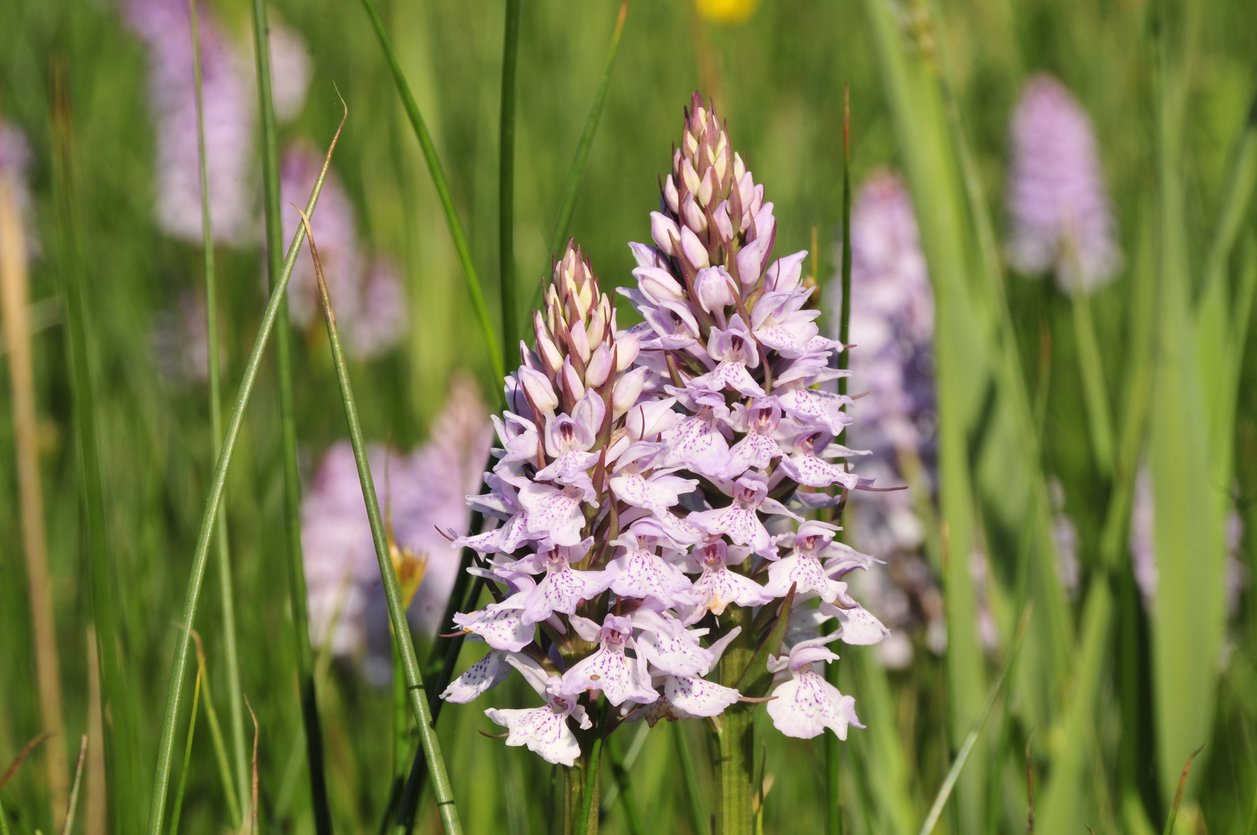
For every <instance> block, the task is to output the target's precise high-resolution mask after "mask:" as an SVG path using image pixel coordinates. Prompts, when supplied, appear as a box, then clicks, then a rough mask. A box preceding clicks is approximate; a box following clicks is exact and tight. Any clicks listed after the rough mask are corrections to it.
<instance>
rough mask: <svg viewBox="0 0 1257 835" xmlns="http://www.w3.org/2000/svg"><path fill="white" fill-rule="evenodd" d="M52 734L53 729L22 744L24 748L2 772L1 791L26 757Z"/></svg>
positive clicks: (0, 778)
mask: <svg viewBox="0 0 1257 835" xmlns="http://www.w3.org/2000/svg"><path fill="white" fill-rule="evenodd" d="M50 736H52V732H51V731H44V732H43V733H41V734H40V735H39V736H37V737H35V738H34V739H32V740H31V741H30V742H28V743H26V744H25V745H23V746H22V750H21V751H18V753H17V756H16V757H14V758H13V762H11V763H9V767H8V768H6V769H5V770H4V773H3V774H0V791H3V790H4V787H5V786H7V785H8V784H9V781H10V780H12V779H13V775H14V774H17V770H18V769H19V768H21V767H22V763H24V762H26V758H27V757H29V756H30V755H31V752H32V751H34V750H35V749H36V748H38V747H39V745H40V743H42V742H43V741H44V740H45V739H47V738H48V737H50Z"/></svg>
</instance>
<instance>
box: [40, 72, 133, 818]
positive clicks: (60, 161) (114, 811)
mask: <svg viewBox="0 0 1257 835" xmlns="http://www.w3.org/2000/svg"><path fill="white" fill-rule="evenodd" d="M52 115H53V126H52V136H53V142H54V150H55V153H54V161H55V163H54V165H53V191H54V193H55V195H56V203H57V219H58V223H57V232H58V234H57V260H58V263H57V271H58V274H59V283H60V290H61V292H62V293H63V294H64V296H65V306H66V328H65V341H66V356H67V357H68V362H69V366H70V368H69V370H70V392H71V398H72V404H73V409H72V411H73V420H74V436H75V458H76V465H77V466H76V469H77V474H78V479H79V484H80V491H81V494H80V502H81V508H82V515H83V522H84V529H85V537H84V538H85V548H86V551H87V557H86V564H87V582H88V587H89V589H90V597H91V616H92V621H93V623H94V624H95V630H94V631H95V634H96V652H97V656H98V658H99V661H100V674H101V682H100V683H101V688H100V689H101V704H100V709H101V711H102V713H105V714H107V715H108V716H109V717H110V720H111V721H110V722H108V723H106V724H105V726H104V728H105V737H104V747H105V750H104V754H105V760H106V764H107V772H108V775H109V786H108V794H109V795H111V796H112V798H113V799H114V800H113V802H112V803H111V804H109V809H110V820H111V823H112V830H113V831H116V832H138V831H140V826H141V824H140V817H139V815H140V812H139V809H138V808H137V806H138V805H139V801H138V798H140V797H142V796H143V789H142V788H141V782H142V779H143V778H142V775H141V773H140V771H141V769H142V768H143V766H142V765H141V761H140V757H139V754H138V745H139V740H138V736H137V730H138V728H139V714H138V711H139V700H137V699H135V698H134V697H133V693H134V688H133V687H132V686H131V682H129V681H128V680H127V679H126V676H125V674H124V672H123V665H122V641H123V634H122V627H121V621H120V620H119V618H118V616H117V611H116V609H115V601H116V600H117V599H118V594H117V592H118V582H117V577H116V574H115V571H116V570H117V565H116V560H115V555H114V554H112V553H111V552H110V548H109V544H108V541H107V535H106V530H105V508H104V478H103V475H102V470H101V463H100V438H99V434H98V433H99V427H98V422H99V420H100V413H99V412H98V411H97V409H96V392H95V376H94V372H93V369H92V357H93V355H94V347H95V346H93V345H92V343H91V340H90V339H89V332H88V326H87V312H86V311H87V309H88V307H89V301H88V290H87V288H88V286H89V285H88V281H89V278H88V271H87V268H86V260H85V258H84V254H83V251H82V249H81V241H80V239H79V237H78V230H79V229H81V228H82V224H81V221H80V218H79V216H78V212H79V210H80V209H79V207H80V205H81V203H80V202H79V199H78V194H77V192H76V181H75V170H74V160H75V158H74V147H73V144H72V139H71V137H72V136H73V131H72V113H71V108H70V91H69V86H68V81H67V78H66V68H65V66H64V64H63V63H62V62H60V61H58V62H55V63H54V64H53V111H52Z"/></svg>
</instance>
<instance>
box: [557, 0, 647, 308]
mask: <svg viewBox="0 0 1257 835" xmlns="http://www.w3.org/2000/svg"><path fill="white" fill-rule="evenodd" d="M628 9H629V0H620V12H619V14H618V15H616V18H615V28H614V29H612V30H611V42H610V43H609V44H608V45H607V58H606V61H605V63H604V64H603V68H602V77H600V78H599V79H598V87H597V89H596V91H595V92H594V100H593V103H592V104H591V105H590V107H589V115H588V116H586V117H585V127H584V128H582V129H581V133H580V141H579V142H577V143H576V155H575V156H574V157H572V167H571V168H569V169H568V172H567V179H566V180H564V181H563V196H562V197H560V198H559V214H558V217H557V218H555V221H554V231H553V232H552V233H550V257H551V258H558V257H559V256H560V255H561V254H562V253H563V247H564V245H565V244H566V243H567V231H568V229H569V228H570V227H571V225H572V212H573V211H574V210H575V208H576V195H577V192H578V191H579V189H580V181H581V174H582V172H584V170H585V162H586V161H587V160H588V159H589V149H590V148H592V147H593V144H594V134H596V133H597V132H598V121H599V120H600V119H601V118H602V107H603V105H604V104H606V101H607V88H609V87H610V86H611V74H612V71H613V70H614V69H615V59H616V56H617V55H618V54H619V52H620V37H621V36H622V35H623V34H624V23H625V21H626V20H628ZM544 284H545V282H542V283H541V284H540V285H539V287H542V286H544ZM538 293H540V289H539V290H538Z"/></svg>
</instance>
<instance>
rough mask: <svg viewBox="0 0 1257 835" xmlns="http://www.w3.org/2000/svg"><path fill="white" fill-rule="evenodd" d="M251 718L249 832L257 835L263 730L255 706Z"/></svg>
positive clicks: (251, 710)
mask: <svg viewBox="0 0 1257 835" xmlns="http://www.w3.org/2000/svg"><path fill="white" fill-rule="evenodd" d="M249 718H250V719H252V720H253V756H252V757H251V758H250V760H249V774H250V775H251V779H250V781H249V787H250V789H251V792H250V795H249V796H250V798H251V799H252V802H251V803H250V804H249V809H250V817H249V832H250V833H251V835H257V831H258V786H259V781H258V740H259V738H260V737H261V735H262V733H261V730H260V729H259V728H258V715H257V714H256V713H254V712H253V705H249Z"/></svg>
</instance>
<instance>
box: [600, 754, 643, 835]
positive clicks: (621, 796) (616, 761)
mask: <svg viewBox="0 0 1257 835" xmlns="http://www.w3.org/2000/svg"><path fill="white" fill-rule="evenodd" d="M607 760H608V762H610V763H611V774H612V775H613V776H614V777H615V788H617V789H619V791H618V792H616V799H618V800H619V801H620V807H621V808H622V809H623V810H624V821H625V826H626V827H627V829H628V831H629V833H630V835H645V833H646V829H645V826H644V825H643V824H642V814H641V811H640V810H639V809H638V806H637V797H636V795H635V794H634V792H633V783H632V780H631V779H630V778H629V773H628V769H627V768H625V765H624V758H623V757H621V756H620V752H619V750H618V749H617V748H616V745H615V743H614V742H612V741H611V740H610V739H608V740H607ZM607 794H608V795H610V794H611V792H607ZM608 800H610V798H608Z"/></svg>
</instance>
